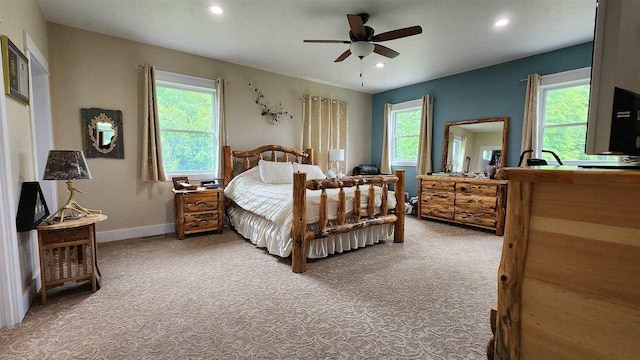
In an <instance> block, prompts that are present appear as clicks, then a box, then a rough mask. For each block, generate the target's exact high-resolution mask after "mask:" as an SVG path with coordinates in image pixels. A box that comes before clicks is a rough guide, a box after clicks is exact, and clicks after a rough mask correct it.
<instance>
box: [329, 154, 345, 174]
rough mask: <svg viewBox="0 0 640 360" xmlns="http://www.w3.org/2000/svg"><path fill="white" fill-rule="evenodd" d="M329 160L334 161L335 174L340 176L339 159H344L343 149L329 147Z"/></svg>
mask: <svg viewBox="0 0 640 360" xmlns="http://www.w3.org/2000/svg"><path fill="white" fill-rule="evenodd" d="M329 161H335V162H336V175H337V176H338V177H341V176H340V175H341V173H340V161H344V149H331V150H329Z"/></svg>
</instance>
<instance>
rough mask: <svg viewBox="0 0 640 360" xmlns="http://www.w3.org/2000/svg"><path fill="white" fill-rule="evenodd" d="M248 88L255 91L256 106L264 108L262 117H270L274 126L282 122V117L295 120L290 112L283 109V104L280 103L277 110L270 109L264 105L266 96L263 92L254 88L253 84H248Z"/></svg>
mask: <svg viewBox="0 0 640 360" xmlns="http://www.w3.org/2000/svg"><path fill="white" fill-rule="evenodd" d="M247 86H248V87H249V88H251V89H253V92H254V93H255V94H256V104H258V105H260V107H261V108H262V113H261V114H260V115H262V116H268V117H269V121H271V124H272V125H275V124H277V123H278V122H279V121H280V118H281V117H282V116H288V117H289V119H293V115H291V114H289V112H288V111H285V110H284V109H283V107H282V103H278V106H276V107H275V108H270V107H269V106H268V105H267V104H265V103H263V102H262V101H263V99H264V95H263V94H262V91H260V89H258V88H257V87H255V86H253V84H252V83H247Z"/></svg>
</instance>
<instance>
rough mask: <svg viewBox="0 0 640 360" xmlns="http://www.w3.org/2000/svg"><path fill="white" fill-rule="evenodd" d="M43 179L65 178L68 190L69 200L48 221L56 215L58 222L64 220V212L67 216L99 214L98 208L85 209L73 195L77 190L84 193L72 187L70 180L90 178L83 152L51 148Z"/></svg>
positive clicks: (52, 219) (53, 219)
mask: <svg viewBox="0 0 640 360" xmlns="http://www.w3.org/2000/svg"><path fill="white" fill-rule="evenodd" d="M43 179H44V180H66V181H67V189H68V190H69V193H70V195H69V200H68V201H67V203H66V204H65V205H64V206H63V207H61V208H60V209H58V211H56V212H55V213H54V214H53V215H51V217H49V220H48V221H50V222H51V221H55V219H56V218H57V217H59V218H60V222H63V221H64V217H65V213H67V214H68V216H72V217H78V216H92V215H94V214H101V213H102V211H100V210H92V209H85V208H84V207H82V206H80V204H78V203H77V202H76V201H75V199H74V197H75V194H76V193H77V192H79V193H82V194H86V193H85V192H82V191H80V190H78V189H76V188H75V187H73V182H72V180H80V179H91V173H90V172H89V168H88V167H87V161H86V160H85V159H84V154H83V153H82V151H79V150H51V151H49V157H48V158H47V166H46V168H45V169H44V176H43Z"/></svg>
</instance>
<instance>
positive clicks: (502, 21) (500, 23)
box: [493, 18, 510, 27]
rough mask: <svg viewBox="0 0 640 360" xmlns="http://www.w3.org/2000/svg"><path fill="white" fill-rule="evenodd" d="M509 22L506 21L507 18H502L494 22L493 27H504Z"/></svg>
mask: <svg viewBox="0 0 640 360" xmlns="http://www.w3.org/2000/svg"><path fill="white" fill-rule="evenodd" d="M509 21H510V20H509V19H507V18H502V19H499V20H498V21H496V22H494V23H493V26H495V27H504V26H507V24H509Z"/></svg>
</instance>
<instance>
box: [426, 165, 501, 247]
mask: <svg viewBox="0 0 640 360" xmlns="http://www.w3.org/2000/svg"><path fill="white" fill-rule="evenodd" d="M417 177H418V211H417V213H418V214H419V216H420V218H423V217H426V218H432V219H439V220H446V221H450V222H453V223H458V224H464V225H470V226H476V227H480V228H483V229H490V230H494V231H495V232H496V235H502V234H504V219H505V207H506V196H507V185H508V181H506V180H491V179H476V178H467V177H462V176H437V175H418V176H417Z"/></svg>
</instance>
